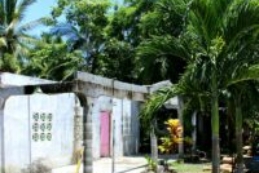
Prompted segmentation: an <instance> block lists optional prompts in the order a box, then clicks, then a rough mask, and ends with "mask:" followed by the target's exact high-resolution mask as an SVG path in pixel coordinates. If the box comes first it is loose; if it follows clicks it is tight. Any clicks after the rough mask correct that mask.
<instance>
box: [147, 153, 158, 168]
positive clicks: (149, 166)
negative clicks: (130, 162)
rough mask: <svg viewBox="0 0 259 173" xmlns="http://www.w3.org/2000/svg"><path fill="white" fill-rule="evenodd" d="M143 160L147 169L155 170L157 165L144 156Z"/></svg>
mask: <svg viewBox="0 0 259 173" xmlns="http://www.w3.org/2000/svg"><path fill="white" fill-rule="evenodd" d="M145 159H146V160H147V164H148V168H149V169H151V170H156V168H157V163H156V162H155V161H154V160H153V159H152V158H151V157H149V156H145Z"/></svg>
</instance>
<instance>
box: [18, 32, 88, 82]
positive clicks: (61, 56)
mask: <svg viewBox="0 0 259 173" xmlns="http://www.w3.org/2000/svg"><path fill="white" fill-rule="evenodd" d="M29 59H30V61H29V62H28V64H27V65H26V66H25V68H24V71H23V73H25V74H27V75H32V76H38V77H41V78H46V79H51V80H67V79H70V78H71V77H73V74H74V73H75V72H76V71H78V70H79V69H80V68H81V65H82V63H83V58H82V53H81V52H80V51H73V52H68V46H67V45H66V43H65V42H63V41H62V40H61V38H59V37H51V36H49V35H43V36H42V41H41V42H39V43H38V44H37V45H36V46H35V48H34V50H33V51H32V52H31V53H30V54H29Z"/></svg>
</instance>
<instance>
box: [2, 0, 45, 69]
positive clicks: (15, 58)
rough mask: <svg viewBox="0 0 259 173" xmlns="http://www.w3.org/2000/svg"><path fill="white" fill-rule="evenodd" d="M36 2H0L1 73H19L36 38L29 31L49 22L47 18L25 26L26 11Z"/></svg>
mask: <svg viewBox="0 0 259 173" xmlns="http://www.w3.org/2000/svg"><path fill="white" fill-rule="evenodd" d="M34 2H36V0H1V1H0V16H1V17H0V56H1V71H12V72H19V71H20V70H21V65H22V63H23V60H24V58H25V55H26V54H27V53H28V51H29V48H30V46H31V44H32V43H34V42H35V38H33V37H32V36H30V35H29V34H28V32H27V31H29V30H31V29H33V28H35V27H36V26H38V25H39V24H42V23H44V22H47V20H46V19H45V18H41V19H39V20H36V21H33V22H29V23H26V24H23V23H22V22H23V20H24V17H25V14H26V11H27V9H28V7H29V6H30V5H32V4H33V3H34Z"/></svg>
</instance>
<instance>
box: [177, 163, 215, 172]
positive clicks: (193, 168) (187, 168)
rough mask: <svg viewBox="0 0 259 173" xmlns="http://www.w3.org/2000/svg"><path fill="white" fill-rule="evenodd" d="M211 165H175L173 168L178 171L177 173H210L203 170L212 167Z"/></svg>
mask: <svg viewBox="0 0 259 173" xmlns="http://www.w3.org/2000/svg"><path fill="white" fill-rule="evenodd" d="M210 165H211V164H209V163H205V164H189V163H173V164H172V167H173V168H174V169H175V170H176V171H177V173H209V172H210V171H209V172H204V171H203V168H204V167H207V166H210Z"/></svg>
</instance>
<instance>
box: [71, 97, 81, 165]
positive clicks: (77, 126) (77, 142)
mask: <svg viewBox="0 0 259 173" xmlns="http://www.w3.org/2000/svg"><path fill="white" fill-rule="evenodd" d="M74 110H75V115H74V156H73V163H77V161H78V159H80V158H79V157H80V152H81V149H82V145H83V115H84V112H83V111H84V110H83V107H81V106H80V103H79V100H78V99H77V98H76V105H75V107H74Z"/></svg>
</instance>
